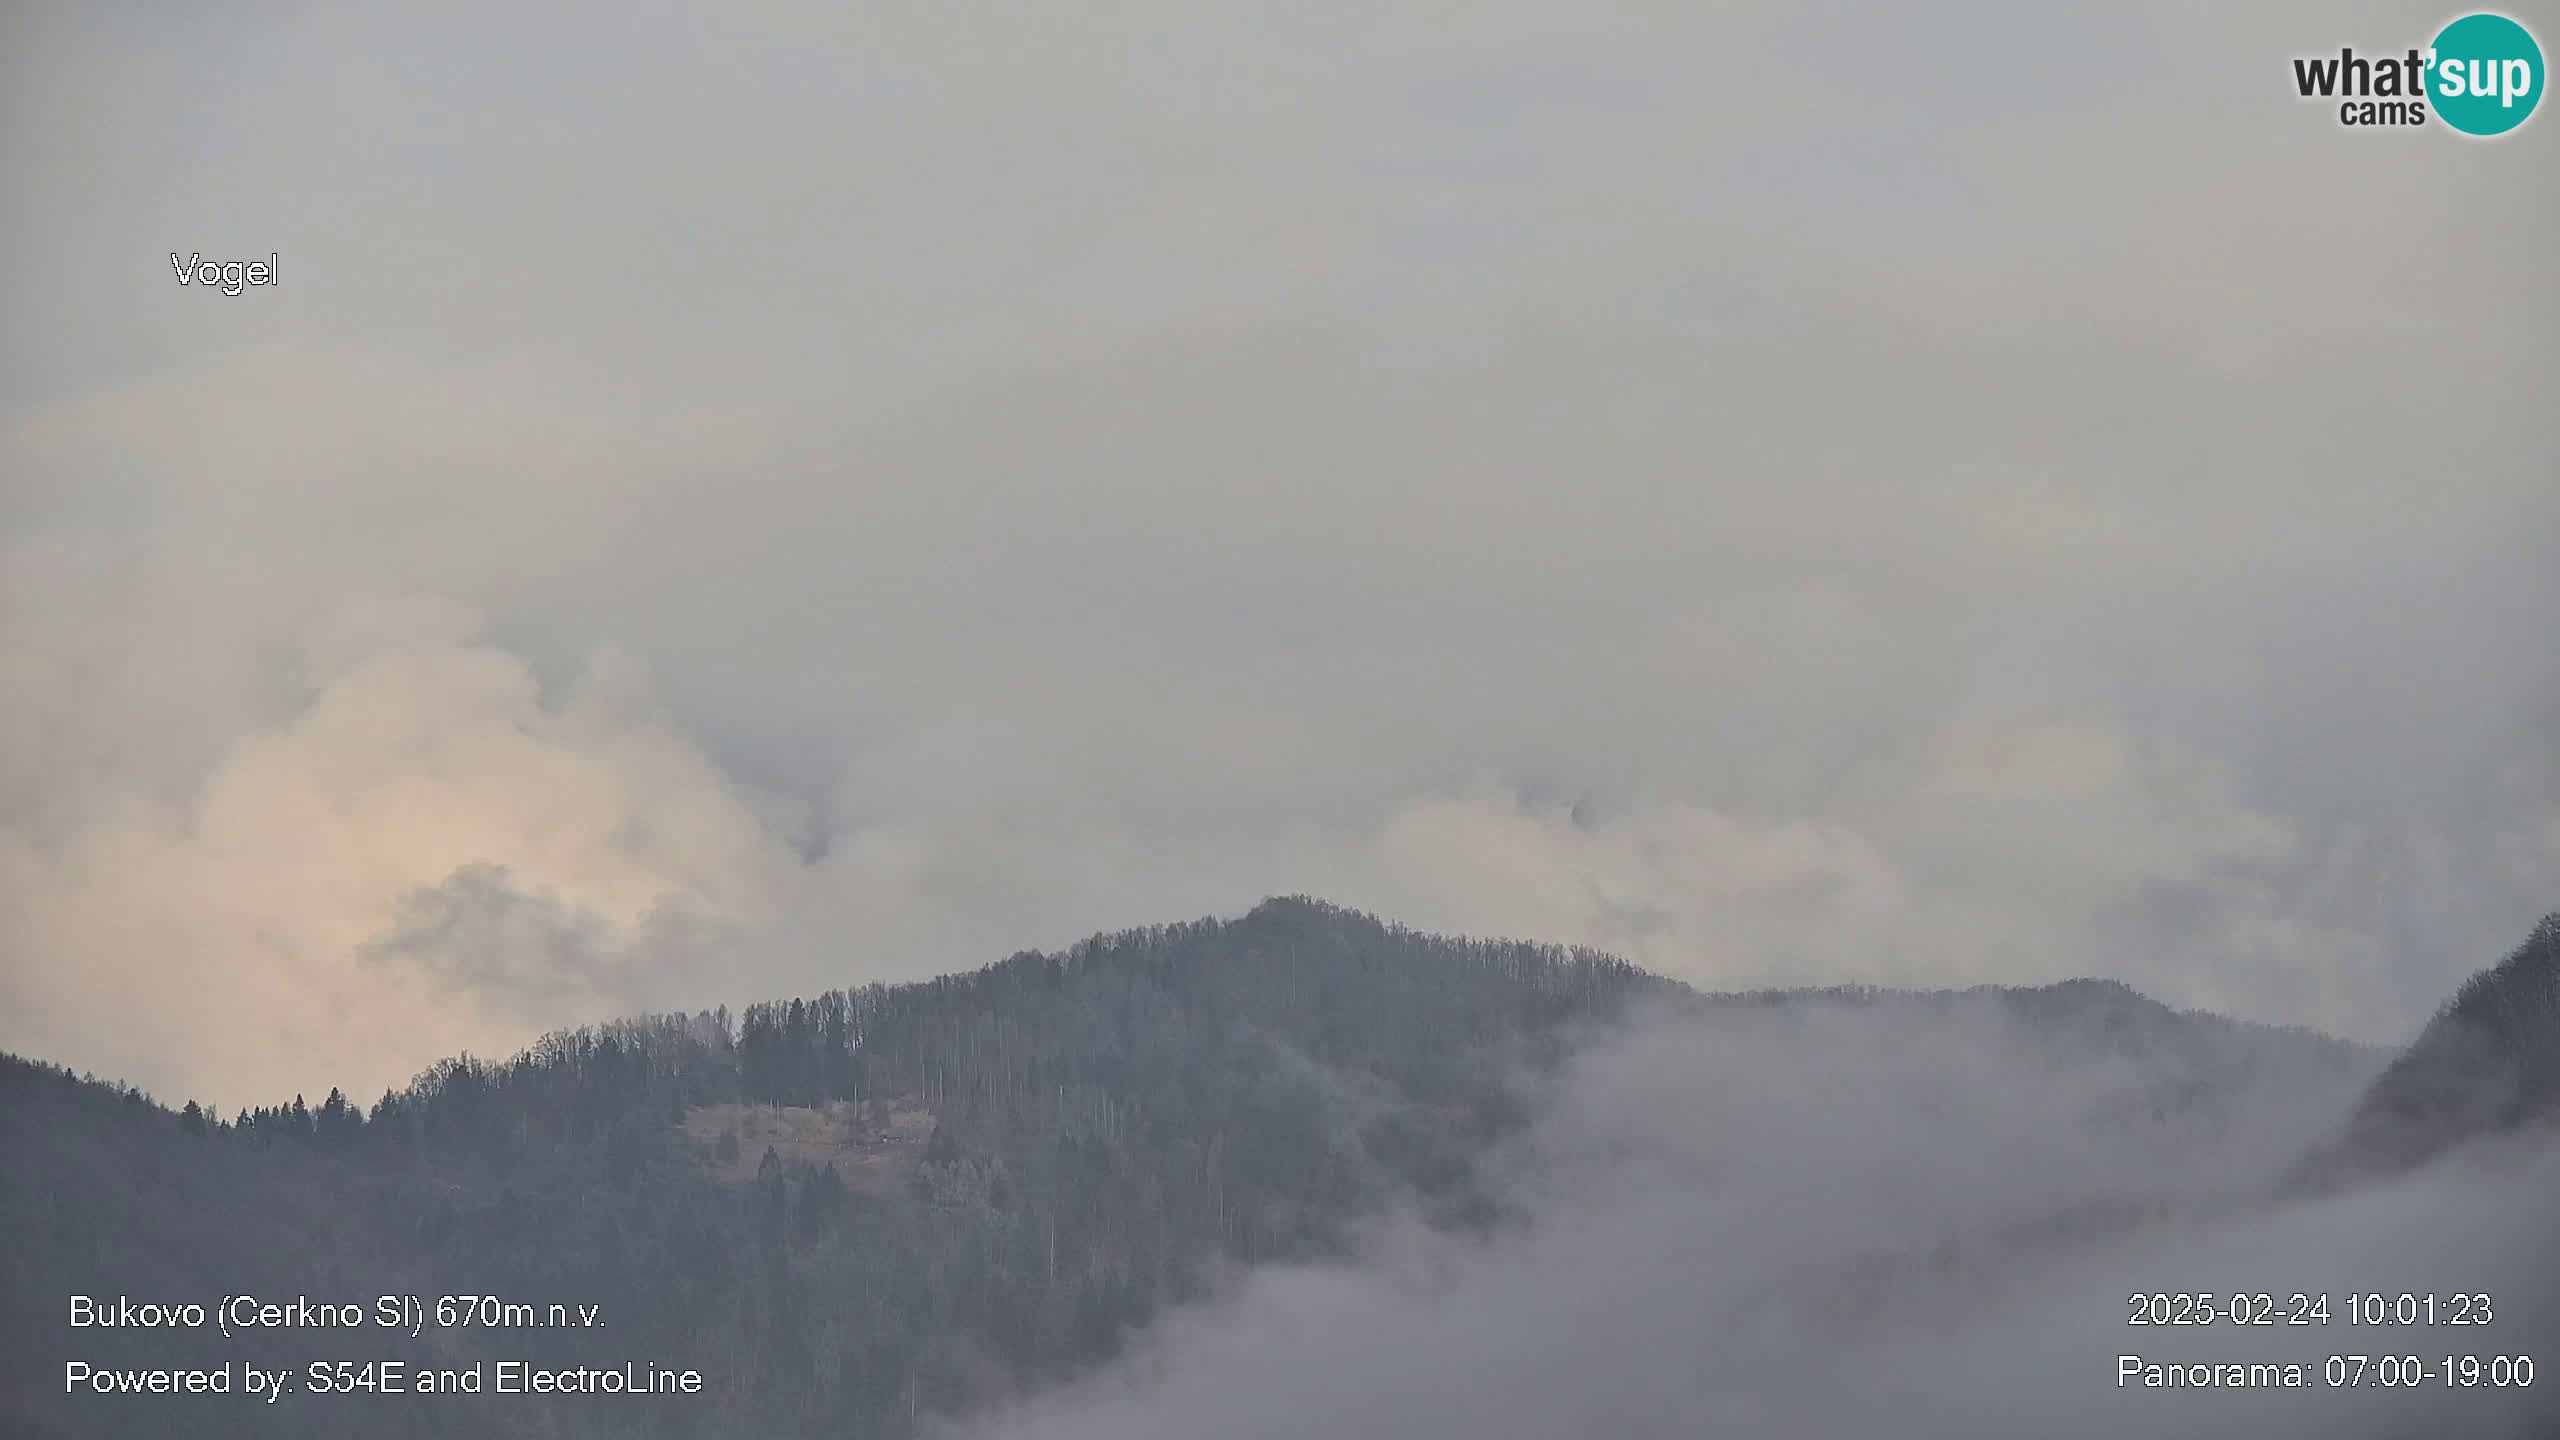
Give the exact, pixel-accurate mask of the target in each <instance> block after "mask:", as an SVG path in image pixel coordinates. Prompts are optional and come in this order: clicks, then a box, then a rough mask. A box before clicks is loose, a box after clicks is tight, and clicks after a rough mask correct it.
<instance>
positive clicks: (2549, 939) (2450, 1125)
mask: <svg viewBox="0 0 2560 1440" xmlns="http://www.w3.org/2000/svg"><path fill="white" fill-rule="evenodd" d="M2552 1124H2560V913H2555V914H2551V915H2546V916H2544V917H2543V919H2542V923H2541V924H2539V925H2536V926H2535V927H2534V929H2533V933H2532V935H2530V936H2529V937H2527V938H2526V940H2525V942H2524V943H2523V944H2522V945H2519V946H2517V947H2516V948H2515V950H2514V951H2512V952H2510V953H2509V954H2508V955H2507V957H2506V958H2505V959H2504V960H2501V961H2500V962H2498V963H2497V964H2495V965H2493V966H2491V967H2489V968H2488V969H2486V970H2483V971H2481V972H2480V973H2479V974H2477V975H2474V976H2472V977H2471V978H2470V979H2469V980H2467V981H2465V982H2464V983H2463V985H2462V987H2461V988H2460V989H2459V990H2456V991H2455V992H2454V993H2453V995H2452V997H2451V998H2449V999H2447V1000H2446V1001H2445V1003H2444V1005H2443V1007H2442V1008H2441V1009H2439V1010H2438V1011H2437V1012H2436V1014H2435V1017H2434V1018H2433V1019H2432V1020H2430V1021H2429V1022H2428V1023H2427V1027H2426V1029H2425V1030H2424V1031H2422V1032H2420V1034H2419V1036H2418V1038H2417V1040H2416V1041H2415V1042H2414V1043H2413V1044H2411V1045H2410V1046H2409V1048H2408V1049H2407V1050H2405V1051H2403V1052H2402V1053H2401V1054H2400V1056H2399V1057H2398V1058H2397V1059H2395V1060H2393V1061H2392V1063H2391V1066H2390V1068H2389V1069H2387V1070H2385V1071H2383V1073H2382V1074H2381V1075H2380V1076H2379V1077H2377V1078H2376V1079H2375V1081H2374V1083H2373V1086H2372V1088H2371V1089H2370V1090H2368V1091H2367V1092H2366V1093H2365V1096H2364V1099H2363V1100H2362V1102H2361V1103H2360V1104H2358V1105H2357V1107H2356V1110H2355V1113H2354V1114H2353V1115H2352V1116H2351V1117H2350V1118H2349V1121H2348V1124H2347V1127H2346V1131H2345V1133H2344V1135H2343V1136H2342V1137H2340V1139H2339V1140H2338V1142H2337V1143H2336V1144H2335V1145H2334V1146H2331V1147H2329V1148H2328V1149H2326V1150H2325V1151H2323V1152H2322V1153H2321V1154H2320V1155H2318V1156H2316V1157H2315V1158H2314V1160H2313V1161H2312V1163H2311V1164H2310V1165H2309V1166H2307V1167H2306V1174H2307V1175H2308V1176H2309V1177H2310V1178H2312V1179H2314V1180H2317V1181H2322V1182H2330V1183H2334V1182H2337V1181H2340V1180H2344V1179H2348V1178H2352V1177H2354V1176H2357V1175H2361V1174H2370V1173H2375V1172H2386V1171H2391V1170H2397V1169H2404V1168H2406V1167H2408V1166H2411V1165H2415V1164H2418V1163H2420V1162H2422V1161H2425V1160H2427V1159H2429V1158H2430V1157H2432V1156H2434V1155H2436V1154H2438V1153H2439V1152H2441V1151H2443V1150H2445V1149H2447V1148H2449V1147H2451V1146H2453V1145H2455V1144H2458V1143H2460V1142H2461V1141H2463V1140H2466V1139H2470V1138H2473V1137H2475V1136H2479V1135H2483V1134H2496V1133H2500V1132H2506V1131H2514V1130H2520V1129H2525V1128H2528V1127H2533V1126H2540V1125H2552Z"/></svg>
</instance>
